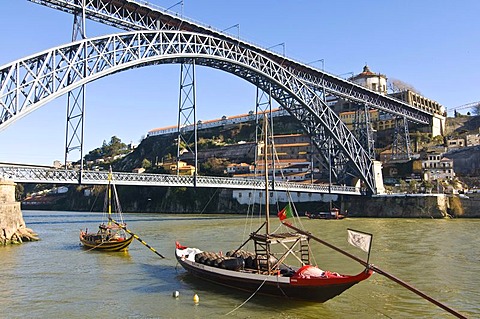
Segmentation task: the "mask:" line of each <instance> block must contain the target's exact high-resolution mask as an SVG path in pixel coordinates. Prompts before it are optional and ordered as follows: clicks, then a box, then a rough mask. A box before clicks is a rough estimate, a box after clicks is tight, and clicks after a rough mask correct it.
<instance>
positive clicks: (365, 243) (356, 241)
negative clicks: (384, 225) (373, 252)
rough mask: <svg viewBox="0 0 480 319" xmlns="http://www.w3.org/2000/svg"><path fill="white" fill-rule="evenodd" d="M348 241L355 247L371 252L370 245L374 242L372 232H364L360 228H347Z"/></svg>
mask: <svg viewBox="0 0 480 319" xmlns="http://www.w3.org/2000/svg"><path fill="white" fill-rule="evenodd" d="M347 232H348V239H347V240H348V243H349V244H350V245H353V246H355V247H358V248H360V249H361V250H363V251H364V252H366V253H368V252H370V246H371V244H372V234H368V233H364V232H361V231H358V230H353V229H350V228H347Z"/></svg>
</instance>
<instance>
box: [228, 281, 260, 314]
mask: <svg viewBox="0 0 480 319" xmlns="http://www.w3.org/2000/svg"><path fill="white" fill-rule="evenodd" d="M267 279H268V277H265V280H264V281H263V282H262V284H261V285H260V286H258V288H257V290H255V291H254V292H253V293H252V294H251V295H250V297H248V298H247V299H246V300H245V301H244V302H242V304H240V305H238V306H237V307H235V308H234V309H233V310H231V311H230V312H228V313H226V314H225V316H228V315H230V314H232V313H234V312H235V311H237V310H238V309H240V308H241V307H243V305H245V304H246V303H247V302H248V301H249V300H250V299H252V298H253V296H255V294H256V293H257V292H258V291H259V290H260V289H261V288H262V287H263V285H264V284H265V282H266V281H267Z"/></svg>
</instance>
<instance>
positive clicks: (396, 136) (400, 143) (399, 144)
mask: <svg viewBox="0 0 480 319" xmlns="http://www.w3.org/2000/svg"><path fill="white" fill-rule="evenodd" d="M392 144H393V145H392V160H399V159H411V158H412V151H411V145H410V132H409V130H408V121H407V120H406V119H405V118H402V117H397V118H395V129H394V130H393V143H392Z"/></svg>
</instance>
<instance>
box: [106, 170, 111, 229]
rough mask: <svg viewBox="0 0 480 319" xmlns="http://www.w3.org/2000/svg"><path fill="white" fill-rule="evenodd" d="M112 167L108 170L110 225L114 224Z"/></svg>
mask: <svg viewBox="0 0 480 319" xmlns="http://www.w3.org/2000/svg"><path fill="white" fill-rule="evenodd" d="M111 182H112V168H111V167H110V170H109V171H108V190H107V191H108V225H111V224H112V186H111Z"/></svg>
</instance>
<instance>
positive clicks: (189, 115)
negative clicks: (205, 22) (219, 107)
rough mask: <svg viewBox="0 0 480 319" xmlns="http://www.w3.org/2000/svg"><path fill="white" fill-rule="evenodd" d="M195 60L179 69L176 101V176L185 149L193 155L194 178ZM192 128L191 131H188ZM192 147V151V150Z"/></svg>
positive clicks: (195, 124) (195, 159) (195, 133)
mask: <svg viewBox="0 0 480 319" xmlns="http://www.w3.org/2000/svg"><path fill="white" fill-rule="evenodd" d="M195 81H196V80H195V60H193V59H192V61H189V62H187V63H182V65H181V67H180V94H179V100H178V125H177V130H178V135H177V136H178V137H177V175H178V174H179V173H180V165H179V163H180V155H181V152H182V148H183V147H185V148H186V149H187V150H188V151H189V152H190V154H193V158H194V166H195V172H194V174H195V176H196V175H197V174H198V150H197V147H198V145H197V142H198V134H197V107H196V104H197V103H196V100H197V97H196V93H195V85H196V83H195ZM189 127H193V130H188V128H189ZM192 146H193V149H192Z"/></svg>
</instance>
